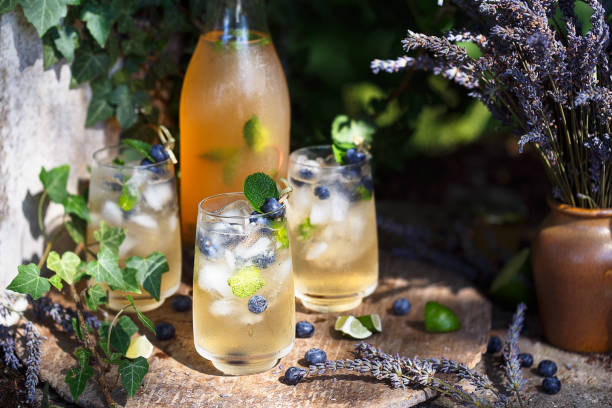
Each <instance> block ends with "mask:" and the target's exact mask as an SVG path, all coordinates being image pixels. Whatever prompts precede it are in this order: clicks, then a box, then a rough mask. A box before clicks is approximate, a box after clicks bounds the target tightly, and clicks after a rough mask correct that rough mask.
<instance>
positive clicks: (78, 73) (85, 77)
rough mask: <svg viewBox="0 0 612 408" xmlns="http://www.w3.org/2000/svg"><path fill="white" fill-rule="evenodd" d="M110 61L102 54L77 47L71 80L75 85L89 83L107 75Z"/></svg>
mask: <svg viewBox="0 0 612 408" xmlns="http://www.w3.org/2000/svg"><path fill="white" fill-rule="evenodd" d="M109 64H110V59H109V57H108V55H107V54H105V53H104V52H98V53H94V52H93V51H92V50H90V49H87V48H83V47H79V49H77V51H76V53H75V55H74V62H73V63H72V78H73V79H74V80H75V81H76V83H77V84H81V83H83V82H87V81H91V80H92V79H96V78H98V77H100V76H103V75H105V74H106V73H107V71H108V68H109Z"/></svg>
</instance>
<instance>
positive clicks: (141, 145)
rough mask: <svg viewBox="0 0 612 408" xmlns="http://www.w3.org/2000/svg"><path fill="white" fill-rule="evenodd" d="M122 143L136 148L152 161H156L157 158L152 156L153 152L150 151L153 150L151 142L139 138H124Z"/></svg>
mask: <svg viewBox="0 0 612 408" xmlns="http://www.w3.org/2000/svg"><path fill="white" fill-rule="evenodd" d="M121 144H123V145H126V146H129V147H131V148H132V149H134V150H137V151H138V152H139V153H140V154H142V155H143V156H144V157H146V158H147V159H149V160H150V161H151V163H155V159H154V158H153V157H151V154H150V153H149V152H150V151H151V144H150V143H147V142H143V141H142V140H138V139H123V140H122V141H121Z"/></svg>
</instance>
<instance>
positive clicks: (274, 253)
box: [193, 193, 295, 375]
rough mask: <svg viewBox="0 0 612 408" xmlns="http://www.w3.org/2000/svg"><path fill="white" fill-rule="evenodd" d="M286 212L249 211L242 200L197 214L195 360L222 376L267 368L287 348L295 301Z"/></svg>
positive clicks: (220, 202)
mask: <svg viewBox="0 0 612 408" xmlns="http://www.w3.org/2000/svg"><path fill="white" fill-rule="evenodd" d="M285 214H286V211H285V205H284V204H282V200H281V204H280V205H279V206H278V207H277V208H275V209H274V210H273V211H271V212H267V213H258V212H256V211H253V209H252V208H251V206H250V204H249V202H248V201H247V200H246V199H245V197H244V195H243V193H228V194H219V195H215V196H212V197H209V198H207V199H205V200H203V201H202V202H201V203H200V205H199V208H198V220H197V233H196V246H195V265H194V277H193V279H194V282H193V335H194V343H195V347H196V350H197V352H198V353H199V354H200V355H202V356H203V357H205V358H207V359H208V360H211V362H212V363H213V365H214V366H215V367H216V368H217V369H219V370H220V371H222V372H223V373H225V374H230V375H243V374H252V373H257V372H262V371H265V370H268V369H270V368H272V367H273V366H274V365H275V364H276V362H277V361H278V360H279V359H280V358H281V357H283V356H285V355H287V354H288V353H289V351H290V350H291V348H292V347H293V340H294V335H295V299H294V289H293V275H292V265H291V251H290V249H289V240H288V237H287V230H286V219H285Z"/></svg>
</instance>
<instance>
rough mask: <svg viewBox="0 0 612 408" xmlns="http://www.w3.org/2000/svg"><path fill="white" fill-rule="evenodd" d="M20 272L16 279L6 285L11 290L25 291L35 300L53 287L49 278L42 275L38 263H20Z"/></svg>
mask: <svg viewBox="0 0 612 408" xmlns="http://www.w3.org/2000/svg"><path fill="white" fill-rule="evenodd" d="M17 271H18V272H19V273H18V274H17V276H16V277H15V279H13V281H12V282H11V283H10V284H9V285H8V286H7V287H6V288H7V289H9V290H12V291H14V292H19V293H25V294H28V295H30V296H32V298H33V299H34V300H36V299H38V298H39V297H41V296H42V295H44V294H45V293H47V292H48V291H49V289H51V285H50V284H49V280H48V279H47V278H43V277H41V276H40V269H38V266H37V265H36V264H33V263H30V264H27V265H19V266H18V267H17Z"/></svg>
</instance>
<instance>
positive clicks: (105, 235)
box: [93, 221, 125, 253]
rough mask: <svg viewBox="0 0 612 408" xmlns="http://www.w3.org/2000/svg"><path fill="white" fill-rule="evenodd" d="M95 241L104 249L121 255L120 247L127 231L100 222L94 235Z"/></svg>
mask: <svg viewBox="0 0 612 408" xmlns="http://www.w3.org/2000/svg"><path fill="white" fill-rule="evenodd" d="M93 236H94V239H95V240H96V241H98V243H99V244H100V249H101V248H103V247H106V248H109V249H110V250H112V251H113V252H115V253H119V246H120V245H121V243H122V242H123V240H124V239H125V230H123V229H122V228H119V227H111V226H110V225H108V224H107V222H106V221H100V225H99V226H98V229H97V230H95V231H94V233H93Z"/></svg>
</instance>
